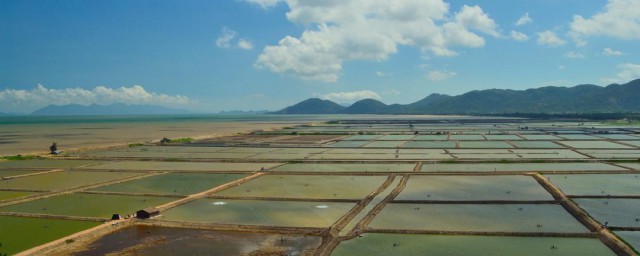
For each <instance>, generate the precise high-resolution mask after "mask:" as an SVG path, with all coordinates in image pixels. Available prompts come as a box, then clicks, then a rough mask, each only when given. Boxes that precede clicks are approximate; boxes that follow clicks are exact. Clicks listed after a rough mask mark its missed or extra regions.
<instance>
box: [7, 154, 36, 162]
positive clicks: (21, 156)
mask: <svg viewBox="0 0 640 256" xmlns="http://www.w3.org/2000/svg"><path fill="white" fill-rule="evenodd" d="M36 158H38V157H37V156H34V155H26V156H23V155H15V156H2V157H0V159H4V160H9V161H13V160H32V159H36Z"/></svg>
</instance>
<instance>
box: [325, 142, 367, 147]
mask: <svg viewBox="0 0 640 256" xmlns="http://www.w3.org/2000/svg"><path fill="white" fill-rule="evenodd" d="M369 143H371V141H368V140H364V141H363V140H355V141H349V140H343V141H338V142H336V143H333V144H329V145H328V146H329V147H334V148H357V147H362V146H364V145H367V144H369Z"/></svg>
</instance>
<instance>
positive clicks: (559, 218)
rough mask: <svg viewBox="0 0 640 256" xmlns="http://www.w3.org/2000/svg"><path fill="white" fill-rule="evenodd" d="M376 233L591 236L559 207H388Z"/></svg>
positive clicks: (376, 223) (374, 225) (377, 221)
mask: <svg viewBox="0 0 640 256" xmlns="http://www.w3.org/2000/svg"><path fill="white" fill-rule="evenodd" d="M369 226H370V227H371V228H374V229H402V230H442V231H488V232H545V233H577V232H578V233H579V232H588V230H587V229H586V228H585V227H584V226H583V225H582V224H580V222H578V221H577V220H576V219H574V218H573V216H571V215H570V214H569V213H567V212H566V211H565V210H564V208H562V206H560V205H556V204H413V203H411V204H409V203H392V204H387V205H386V206H385V207H384V208H383V209H382V211H381V212H380V213H379V214H378V215H377V216H376V218H375V219H373V222H371V224H370V225H369Z"/></svg>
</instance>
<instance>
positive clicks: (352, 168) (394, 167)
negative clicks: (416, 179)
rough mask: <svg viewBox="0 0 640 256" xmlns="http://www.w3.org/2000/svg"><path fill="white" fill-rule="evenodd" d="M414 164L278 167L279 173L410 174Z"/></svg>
mask: <svg viewBox="0 0 640 256" xmlns="http://www.w3.org/2000/svg"><path fill="white" fill-rule="evenodd" d="M415 166H416V164H413V163H412V164H315V163H308V164H307V163H294V164H285V165H282V166H278V167H276V168H274V169H273V171H279V172H411V171H413V168H414V167H415Z"/></svg>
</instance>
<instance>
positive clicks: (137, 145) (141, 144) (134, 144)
mask: <svg viewBox="0 0 640 256" xmlns="http://www.w3.org/2000/svg"><path fill="white" fill-rule="evenodd" d="M141 146H144V143H131V144H129V147H130V148H133V147H141Z"/></svg>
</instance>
